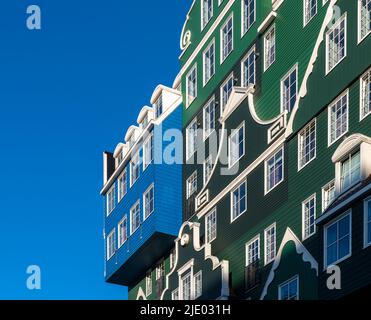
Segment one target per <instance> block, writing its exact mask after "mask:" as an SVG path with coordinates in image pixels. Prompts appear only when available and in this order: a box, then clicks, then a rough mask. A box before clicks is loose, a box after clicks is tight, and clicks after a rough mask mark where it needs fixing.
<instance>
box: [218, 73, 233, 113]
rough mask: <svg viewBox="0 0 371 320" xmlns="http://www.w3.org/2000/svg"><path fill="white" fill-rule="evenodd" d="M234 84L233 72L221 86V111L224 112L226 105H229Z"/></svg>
mask: <svg viewBox="0 0 371 320" xmlns="http://www.w3.org/2000/svg"><path fill="white" fill-rule="evenodd" d="M233 86H234V78H233V74H231V75H230V76H229V77H228V79H227V80H226V81H225V82H224V83H223V84H222V86H221V88H220V97H221V98H220V102H221V106H220V113H221V114H223V111H224V109H225V106H226V105H227V102H228V99H229V97H230V96H231V93H232V89H233Z"/></svg>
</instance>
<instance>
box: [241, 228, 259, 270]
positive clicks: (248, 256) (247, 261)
mask: <svg viewBox="0 0 371 320" xmlns="http://www.w3.org/2000/svg"><path fill="white" fill-rule="evenodd" d="M255 242H257V243H258V247H257V248H258V258H257V260H255V261H253V262H250V260H251V259H250V258H251V257H250V250H249V249H250V246H251V245H252V244H254V243H255ZM256 261H260V234H258V235H257V236H255V238H253V239H251V240H250V241H249V242H247V243H246V245H245V266H246V267H248V266H249V265H251V264H252V263H254V262H256Z"/></svg>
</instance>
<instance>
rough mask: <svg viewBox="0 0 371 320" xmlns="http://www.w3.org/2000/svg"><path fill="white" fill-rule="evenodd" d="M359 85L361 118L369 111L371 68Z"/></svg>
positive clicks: (370, 109) (370, 101) (370, 107)
mask: <svg viewBox="0 0 371 320" xmlns="http://www.w3.org/2000/svg"><path fill="white" fill-rule="evenodd" d="M370 1H371V0H370ZM370 3H371V2H370ZM360 87H361V103H360V105H361V119H363V118H365V117H366V116H368V115H369V114H370V113H371V69H369V70H368V71H367V72H366V73H365V74H364V75H363V76H362V77H361V83H360Z"/></svg>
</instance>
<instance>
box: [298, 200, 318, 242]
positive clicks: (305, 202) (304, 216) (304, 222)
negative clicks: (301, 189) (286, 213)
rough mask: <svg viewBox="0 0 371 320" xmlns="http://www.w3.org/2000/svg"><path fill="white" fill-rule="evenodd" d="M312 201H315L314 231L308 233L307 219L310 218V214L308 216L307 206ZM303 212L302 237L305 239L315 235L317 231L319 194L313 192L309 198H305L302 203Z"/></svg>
mask: <svg viewBox="0 0 371 320" xmlns="http://www.w3.org/2000/svg"><path fill="white" fill-rule="evenodd" d="M310 201H314V207H313V209H314V224H313V225H314V231H313V232H312V233H307V230H306V224H307V223H306V221H307V218H309V219H310V216H307V213H308V212H307V210H306V206H307V204H308V203H309V202H310ZM301 212H302V228H301V230H302V239H303V241H305V240H307V239H309V238H310V237H312V236H314V235H315V234H316V232H317V227H316V218H317V194H312V195H311V196H310V197H309V198H307V199H306V200H304V201H303V202H302V203H301ZM310 227H311V226H310V222H309V227H308V229H309V230H310Z"/></svg>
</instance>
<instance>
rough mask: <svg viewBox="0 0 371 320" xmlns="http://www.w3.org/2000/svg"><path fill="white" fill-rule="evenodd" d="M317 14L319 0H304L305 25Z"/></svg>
mask: <svg viewBox="0 0 371 320" xmlns="http://www.w3.org/2000/svg"><path fill="white" fill-rule="evenodd" d="M316 14H317V0H304V26H305V25H307V23H308V22H309V21H310V20H312V18H313V17H314V16H315V15H316Z"/></svg>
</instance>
